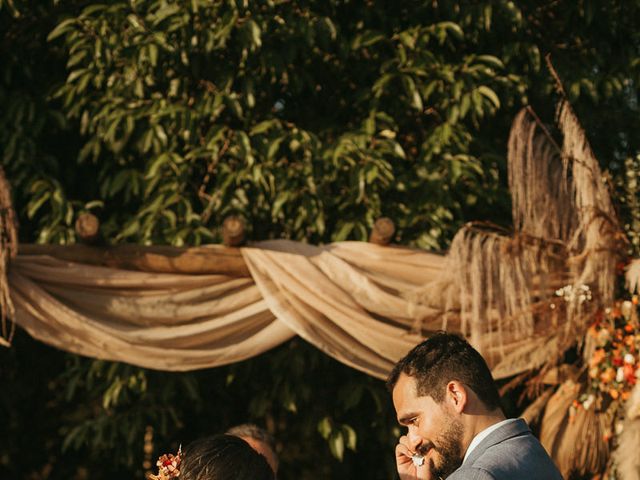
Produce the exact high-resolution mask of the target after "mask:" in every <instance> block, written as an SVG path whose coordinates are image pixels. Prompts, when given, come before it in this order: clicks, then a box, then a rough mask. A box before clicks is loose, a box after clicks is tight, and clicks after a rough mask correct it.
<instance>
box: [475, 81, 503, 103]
mask: <svg viewBox="0 0 640 480" xmlns="http://www.w3.org/2000/svg"><path fill="white" fill-rule="evenodd" d="M478 92H480V93H481V94H482V95H483V96H485V97H486V98H488V99H489V100H490V101H491V103H493V105H494V106H495V107H496V108H500V99H499V98H498V95H496V93H495V92H494V91H493V90H491V89H490V88H489V87H487V86H486V85H480V86H479V87H478Z"/></svg>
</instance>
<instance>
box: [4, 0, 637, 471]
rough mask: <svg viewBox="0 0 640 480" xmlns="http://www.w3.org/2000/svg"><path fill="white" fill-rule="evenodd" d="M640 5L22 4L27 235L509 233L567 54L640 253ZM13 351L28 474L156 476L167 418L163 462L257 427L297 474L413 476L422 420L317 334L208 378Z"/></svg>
mask: <svg viewBox="0 0 640 480" xmlns="http://www.w3.org/2000/svg"><path fill="white" fill-rule="evenodd" d="M639 11H640V4H639V3H638V2H635V1H633V2H616V1H611V0H609V1H605V0H602V1H596V0H579V1H577V2H542V3H541V2H533V1H525V2H517V5H516V3H515V2H511V1H504V0H498V1H475V2H465V1H453V0H450V1H435V2H423V4H419V3H418V4H416V3H415V2H388V1H384V0H367V1H364V2H351V1H345V0H331V1H322V2H320V1H312V0H307V1H301V0H294V1H278V0H263V1H256V2H247V1H243V0H235V1H233V0H224V1H223V0H215V1H214V0H188V1H187V0H172V1H170V0H128V1H125V0H111V1H109V2H104V3H95V2H88V1H81V0H67V1H65V2H60V1H58V0H43V1H37V2H36V1H31V0H0V31H1V32H3V33H2V43H1V44H0V45H1V46H0V58H1V59H2V62H1V64H0V65H1V67H0V73H1V75H0V105H2V107H3V108H2V110H1V111H0V151H1V152H2V157H1V158H2V160H1V161H2V165H3V167H4V168H5V170H6V172H7V175H8V177H9V179H10V181H11V183H12V186H13V189H14V202H15V204H16V207H17V209H18V213H19V216H20V221H21V225H20V227H21V229H20V235H21V240H22V241H25V242H29V241H37V242H42V243H62V244H65V243H73V242H74V241H75V233H74V231H73V224H74V221H75V219H76V217H77V215H78V214H79V213H80V212H82V211H86V210H91V211H93V212H94V213H96V214H97V215H98V216H99V217H100V219H101V223H102V229H103V234H104V236H105V238H106V240H107V241H108V242H110V243H122V242H135V243H142V244H152V243H153V244H172V245H198V244H201V243H212V242H214V243H215V242H218V241H219V240H220V238H221V236H220V231H219V226H220V225H221V224H222V220H223V219H224V218H225V217H226V216H227V215H229V214H237V215H240V216H242V217H244V218H245V219H246V221H247V225H248V226H249V228H250V230H251V231H250V233H249V236H250V238H251V239H253V240H263V239H268V238H291V239H295V240H300V241H307V242H311V243H322V242H329V241H339V240H346V239H350V240H366V238H367V236H368V231H369V229H370V228H371V226H372V224H373V222H374V220H375V219H376V218H377V217H379V216H382V215H386V216H389V217H391V218H393V219H394V221H395V222H396V225H397V227H398V228H397V237H396V241H397V242H398V243H402V244H407V245H413V246H417V247H421V248H428V249H443V248H446V246H447V244H448V242H449V240H450V239H451V237H452V234H453V233H454V232H455V231H456V230H457V228H458V227H459V226H460V225H461V224H462V223H463V222H465V221H467V220H473V219H484V220H491V221H494V222H496V223H500V224H503V225H507V226H508V224H509V218H510V215H509V198H508V195H507V192H506V188H505V184H506V175H505V171H504V169H505V161H504V158H505V156H506V155H505V150H506V147H505V145H506V138H507V135H508V129H509V125H510V123H511V119H512V118H513V116H514V114H515V112H516V111H517V110H518V109H519V108H521V107H522V106H523V105H525V104H527V103H531V104H533V105H534V107H535V109H536V110H537V111H538V112H539V113H540V115H541V116H542V118H545V119H546V120H551V119H552V118H553V104H554V100H555V94H554V87H553V81H552V80H551V79H550V77H549V75H548V73H547V71H546V69H545V67H544V57H545V55H547V54H550V55H551V58H552V60H553V62H554V64H555V65H556V67H557V69H558V71H559V72H560V75H561V77H562V79H563V81H564V83H565V88H566V91H567V94H568V95H569V99H570V100H571V101H572V102H573V104H574V105H575V107H576V110H577V111H578V114H579V116H580V118H581V120H582V121H583V123H584V124H585V126H586V129H587V133H588V135H589V137H590V140H591V141H592V143H593V145H594V148H595V149H596V153H597V155H598V157H599V158H600V159H601V160H602V161H603V164H604V166H605V167H608V169H609V171H610V172H611V179H612V185H614V187H615V188H616V192H617V193H618V200H619V202H620V209H621V214H622V216H623V219H624V221H625V222H626V223H628V230H629V232H630V234H631V237H632V240H633V242H632V247H633V248H636V249H637V248H638V247H640V242H639V241H638V240H637V235H635V234H634V233H633V232H634V231H636V230H637V228H636V227H637V226H638V222H639V221H640V220H639V219H640V208H638V199H637V192H636V184H635V182H636V180H635V178H636V177H635V171H636V170H637V168H636V166H637V163H638V157H637V154H638V151H639V150H640V149H639V145H638V142H639V140H638V139H637V135H636V132H637V131H638V128H639V127H640V125H639V123H640V121H639V117H638V101H637V100H638V98H637V91H638V81H639V78H638V75H639V66H640V63H639V62H638V58H640V55H639V36H638V35H639V34H638V33H637V32H636V24H637V22H636V21H635V20H636V19H637V18H638V12H639ZM0 355H2V358H1V359H0V361H1V362H2V365H3V368H2V374H1V378H2V380H3V385H5V390H4V392H3V393H2V394H0V399H1V402H2V404H3V410H2V411H3V412H8V413H5V416H6V417H7V418H11V419H12V420H11V421H9V422H7V423H6V424H5V425H4V426H3V427H0V432H1V434H0V438H3V439H16V441H15V442H14V441H11V442H6V444H5V443H4V442H3V445H2V447H3V448H2V452H3V453H2V454H0V469H4V470H6V472H8V474H9V476H11V477H12V478H14V477H15V478H88V477H90V478H96V479H99V478H108V477H109V476H110V475H111V476H112V475H115V474H120V475H123V474H124V475H128V476H131V477H132V476H135V475H138V477H139V478H140V477H141V475H142V464H143V460H144V458H145V455H147V456H148V453H147V454H145V452H144V449H143V443H144V438H145V433H146V434H147V437H148V435H149V433H150V430H149V428H148V427H149V426H152V427H153V439H154V446H155V450H154V452H153V454H154V455H155V454H157V453H159V452H160V451H162V449H167V448H171V447H175V443H176V442H178V441H179V440H182V441H183V442H185V440H186V439H189V438H193V437H194V436H197V435H199V434H206V433H210V432H214V431H219V430H223V429H225V428H226V427H228V426H230V425H231V424H233V423H238V422H243V421H245V420H247V419H251V420H254V421H257V422H258V423H262V424H268V425H269V426H270V428H271V429H272V430H273V431H274V432H275V433H276V436H278V437H279V439H280V440H281V442H282V445H283V451H282V455H283V471H282V475H281V478H283V479H285V480H286V479H288V478H355V477H366V478H374V479H375V478H381V479H382V478H389V477H391V473H390V471H391V470H392V461H393V458H392V455H391V453H392V447H393V444H394V441H395V438H396V436H397V432H398V431H397V429H395V427H394V421H393V414H392V412H391V405H390V403H389V399H388V396H387V394H386V392H385V391H384V388H383V385H382V383H381V382H379V381H376V380H373V379H369V378H366V377H364V376H363V375H361V374H359V373H357V372H352V371H350V370H348V369H346V367H343V366H341V365H338V364H336V363H335V362H334V361H332V360H330V359H328V358H326V357H324V356H323V355H322V354H320V353H318V352H317V351H315V350H313V349H312V348H311V347H309V346H308V345H306V344H304V343H303V342H302V341H300V340H297V341H294V342H292V343H290V344H287V345H284V346H282V347H280V348H278V349H276V350H275V351H274V352H271V353H269V354H266V355H264V356H262V357H260V358H257V359H254V360H251V361H248V362H244V363H242V364H238V365H233V366H230V367H227V368H220V369H214V370H211V371H204V372H194V373H190V374H167V373H160V372H152V371H148V370H142V369H138V368H134V367H131V366H127V365H121V364H110V363H105V362H97V361H92V360H87V359H81V358H77V357H74V356H71V355H62V354H60V353H58V352H53V351H51V350H50V349H48V348H46V347H43V346H41V345H37V344H35V343H34V342H33V341H31V340H29V339H27V338H26V337H25V336H24V335H20V336H19V337H18V341H17V345H16V346H15V347H14V348H13V349H11V350H8V351H3V352H2V353H0ZM30 372H36V373H35V374H36V375H37V381H35V382H33V381H29V380H28V378H29V377H30V376H31V373H30ZM25 430H27V431H28V437H27V436H25V435H26V432H25ZM27 439H28V440H27ZM383 459H384V460H383ZM83 472H84V473H83ZM83 475H84V476H83Z"/></svg>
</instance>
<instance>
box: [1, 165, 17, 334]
mask: <svg viewBox="0 0 640 480" xmlns="http://www.w3.org/2000/svg"><path fill="white" fill-rule="evenodd" d="M17 252H18V237H17V229H16V217H15V212H14V210H13V206H12V204H11V188H10V187H9V182H7V179H6V178H5V176H4V170H3V169H2V167H0V324H1V329H2V332H1V333H2V337H0V345H3V346H7V347H8V346H10V345H11V340H12V339H13V334H14V332H15V323H14V321H13V319H14V315H15V311H14V308H13V303H12V302H11V295H10V292H9V282H8V280H7V268H8V263H9V259H11V258H14V257H15V256H16V254H17Z"/></svg>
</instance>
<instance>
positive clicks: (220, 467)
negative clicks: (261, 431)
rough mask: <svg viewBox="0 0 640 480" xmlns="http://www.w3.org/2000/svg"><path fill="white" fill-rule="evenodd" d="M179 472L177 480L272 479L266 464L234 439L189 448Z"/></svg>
mask: <svg viewBox="0 0 640 480" xmlns="http://www.w3.org/2000/svg"><path fill="white" fill-rule="evenodd" d="M180 472H181V473H180V477H179V479H180V480H273V479H274V474H273V470H271V467H270V466H269V464H268V463H267V460H266V459H265V458H264V457H263V456H262V455H260V454H259V453H257V452H256V451H255V450H254V449H253V448H251V447H250V446H249V444H248V443H247V442H245V441H244V440H242V439H240V438H238V437H236V436H233V435H214V436H211V437H207V438H203V439H200V440H196V441H195V442H193V443H191V444H189V445H188V446H187V447H186V448H185V449H184V453H183V459H182V465H181V467H180Z"/></svg>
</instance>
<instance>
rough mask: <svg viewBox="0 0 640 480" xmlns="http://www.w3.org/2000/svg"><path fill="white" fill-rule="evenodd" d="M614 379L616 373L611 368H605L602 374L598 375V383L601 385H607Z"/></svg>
mask: <svg viewBox="0 0 640 480" xmlns="http://www.w3.org/2000/svg"><path fill="white" fill-rule="evenodd" d="M614 378H616V371H615V370H614V369H613V368H611V367H609V368H607V369H606V370H605V371H604V372H602V373H601V374H600V381H601V382H602V383H609V382H611V381H612V380H613V379H614Z"/></svg>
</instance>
